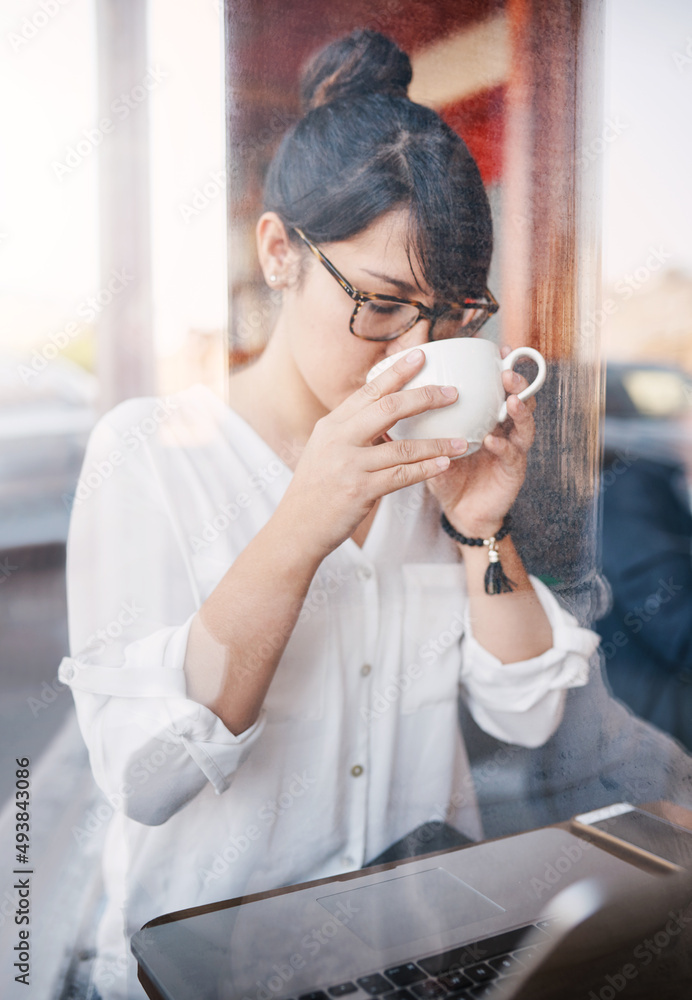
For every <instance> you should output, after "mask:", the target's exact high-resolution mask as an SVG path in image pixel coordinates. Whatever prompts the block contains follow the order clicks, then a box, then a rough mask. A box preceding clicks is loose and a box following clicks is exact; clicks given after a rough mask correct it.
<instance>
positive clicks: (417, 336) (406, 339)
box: [387, 316, 430, 354]
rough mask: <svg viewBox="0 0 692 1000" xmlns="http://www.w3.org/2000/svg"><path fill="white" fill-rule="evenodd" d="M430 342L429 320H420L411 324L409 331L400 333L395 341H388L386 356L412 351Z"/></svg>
mask: <svg viewBox="0 0 692 1000" xmlns="http://www.w3.org/2000/svg"><path fill="white" fill-rule="evenodd" d="M429 342H430V320H429V319H423V317H422V316H421V318H420V319H419V320H418V321H417V322H416V323H414V324H413V326H412V327H411V329H410V330H407V331H406V333H402V335H401V336H400V337H397V338H396V340H390V341H389V345H390V348H391V349H390V350H388V351H387V354H397V353H398V352H399V351H406V350H413V348H414V347H421V346H422V345H423V344H427V343H429Z"/></svg>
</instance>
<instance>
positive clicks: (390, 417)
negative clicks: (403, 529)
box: [277, 349, 468, 559]
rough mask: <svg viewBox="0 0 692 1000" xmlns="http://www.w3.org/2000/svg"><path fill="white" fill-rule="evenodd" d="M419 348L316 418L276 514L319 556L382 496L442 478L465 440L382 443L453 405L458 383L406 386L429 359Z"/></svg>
mask: <svg viewBox="0 0 692 1000" xmlns="http://www.w3.org/2000/svg"><path fill="white" fill-rule="evenodd" d="M423 360H424V354H423V352H422V351H420V350H418V349H413V350H412V351H410V352H409V353H408V354H407V355H406V356H405V357H403V358H402V359H401V360H400V361H397V363H396V364H394V365H392V366H391V367H390V368H388V369H387V370H386V371H384V372H382V373H381V374H380V375H378V376H377V378H375V379H373V380H372V382H369V383H366V384H365V385H363V386H362V387H361V388H360V389H358V390H356V392H354V393H352V394H351V395H350V396H348V397H347V398H346V399H345V400H344V401H343V402H342V403H341V404H340V405H339V406H337V407H336V408H335V409H334V410H332V412H331V413H329V414H327V416H325V417H322V418H321V419H320V420H318V421H317V423H316V424H315V427H314V429H313V432H312V434H311V435H310V439H309V440H308V442H307V444H306V446H305V450H304V451H303V454H302V455H301V457H300V461H299V462H298V464H297V466H296V469H295V473H294V476H293V479H292V481H291V483H290V485H289V488H288V489H287V491H286V494H285V495H284V498H283V499H282V501H281V503H280V505H279V508H278V509H277V513H279V511H281V512H282V513H283V514H285V515H287V516H288V518H289V520H290V523H291V525H292V527H293V529H294V533H296V532H297V533H298V534H299V535H304V536H305V537H304V539H303V542H304V544H306V545H308V546H309V548H310V550H311V552H312V553H314V554H315V555H316V556H317V557H318V558H319V559H322V558H324V557H325V556H326V555H327V554H328V553H329V552H331V551H332V550H333V549H335V548H337V546H339V545H340V544H341V543H342V542H343V541H344V540H345V539H346V538H349V537H350V536H351V535H352V534H353V532H354V531H355V529H356V528H357V527H358V525H359V524H360V522H361V521H362V520H363V518H364V517H366V515H367V514H368V513H369V512H370V510H371V509H372V508H373V506H374V505H375V503H376V502H377V500H379V498H380V497H382V496H385V494H387V493H393V492H394V491H395V490H399V489H401V488H402V487H404V486H411V485H412V484H413V483H420V482H422V481H424V480H426V479H432V478H434V477H435V476H439V475H440V473H442V472H444V471H445V469H447V468H448V467H449V463H450V457H451V456H455V455H463V454H464V452H465V451H466V449H467V447H468V445H467V442H466V441H462V440H458V439H457V440H454V439H449V438H439V439H434V438H433V439H427V440H420V441H417V440H403V441H390V440H387V441H382V442H381V443H377V444H375V442H377V441H379V439H381V438H382V436H383V435H384V434H386V432H387V431H389V429H390V428H391V427H393V426H394V424H395V423H396V422H397V421H398V420H401V419H403V418H404V417H410V416H413V415H414V414H416V413H423V412H424V411H425V410H433V409H438V408H440V407H443V406H449V405H450V403H453V402H454V401H455V400H456V398H457V390H456V389H455V388H454V387H453V386H436V385H426V386H422V387H420V388H418V389H404V388H403V387H404V386H405V385H406V383H407V382H408V381H409V379H411V378H413V376H414V375H415V374H416V372H418V371H419V369H420V368H421V366H422V364H423Z"/></svg>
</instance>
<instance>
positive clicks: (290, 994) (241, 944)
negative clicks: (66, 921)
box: [131, 827, 692, 1000]
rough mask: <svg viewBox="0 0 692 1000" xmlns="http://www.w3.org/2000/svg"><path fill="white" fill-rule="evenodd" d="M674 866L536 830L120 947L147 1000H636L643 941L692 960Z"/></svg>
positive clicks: (318, 886) (299, 891)
mask: <svg viewBox="0 0 692 1000" xmlns="http://www.w3.org/2000/svg"><path fill="white" fill-rule="evenodd" d="M671 867H672V866H670V865H669V866H667V868H668V870H666V868H665V867H662V868H661V870H660V871H659V872H654V871H652V870H649V871H645V870H642V869H641V868H639V867H637V866H636V865H634V864H630V863H629V862H628V861H625V860H622V858H619V857H616V856H614V855H613V854H611V853H609V852H607V851H606V850H603V849H601V847H599V846H597V845H594V844H591V843H588V842H587V841H585V840H582V839H580V838H578V837H576V836H574V835H573V834H571V833H569V832H567V831H566V830H563V829H561V828H556V827H548V828H544V829H541V830H533V831H530V832H528V833H523V834H518V835H516V836H513V837H507V838H502V839H499V840H493V841H488V842H485V843H482V844H474V845H473V846H471V847H465V848H461V849H453V850H449V851H443V852H438V853H435V854H430V855H426V856H424V857H419V858H416V859H415V860H411V861H405V862H400V863H395V864H389V865H385V866H382V867H381V868H379V869H369V870H367V871H366V872H350V873H348V874H345V875H342V876H339V877H336V878H334V879H331V880H326V881H325V880H321V881H319V882H310V883H304V884H302V885H298V886H292V887H289V888H287V889H282V890H275V891H273V892H269V893H262V894H259V895H256V896H249V897H245V898H241V899H236V900H230V901H225V902H222V903H218V904H212V905H211V906H206V907H197V908H195V909H191V910H186V911H180V912H179V913H174V914H168V915H166V916H164V917H159V918H157V919H156V920H153V921H150V922H149V923H148V924H146V925H145V926H144V927H143V928H142V930H140V931H139V932H137V933H136V934H135V935H133V937H132V941H131V946H132V951H133V953H134V955H135V957H136V958H137V961H138V963H139V976H140V980H141V982H142V984H143V986H144V987H145V989H146V990H147V992H148V993H149V995H150V996H151V997H155V998H157V1000H158V998H163V1000H202V998H205V1000H206V998H209V1000H338V998H340V997H347V998H348V1000H367V998H373V997H374V998H375V1000H443V998H446V997H450V998H455V1000H466V998H469V1000H470V998H473V1000H476V998H478V997H489V998H492V1000H495V998H497V1000H510V998H512V1000H514V998H516V1000H529V998H531V1000H533V998H538V997H546V998H548V997H552V996H554V997H558V996H559V997H560V998H561V1000H564V998H566V997H568V996H571V995H572V993H571V992H569V991H570V989H572V987H574V988H575V989H577V984H579V983H580V982H582V980H584V975H582V974H581V973H585V974H586V976H587V980H585V981H584V982H587V981H588V983H592V982H593V984H594V986H595V987H596V989H595V990H594V992H595V996H596V997H597V998H600V1000H613V998H614V997H615V996H617V995H618V991H617V990H616V986H614V985H611V980H612V982H613V983H615V984H619V983H620V982H621V981H622V982H623V983H624V985H625V986H626V987H627V993H626V997H627V1000H630V998H634V997H636V996H639V995H640V996H647V995H648V994H647V993H639V992H637V991H638V990H639V989H640V988H646V989H648V988H649V987H648V986H646V982H647V975H648V974H649V972H650V971H651V970H650V969H648V966H650V965H652V964H654V963H653V957H654V956H653V952H650V951H646V950H645V949H646V948H647V947H648V946H646V945H643V944H642V942H644V941H646V940H647V939H648V938H649V937H651V940H652V942H654V941H655V940H656V938H655V935H656V934H658V935H659V938H658V943H659V944H661V943H662V941H663V938H662V935H665V936H666V938H667V944H666V949H667V954H668V956H669V957H670V956H671V955H673V954H674V952H675V953H677V951H679V948H678V946H679V945H681V944H682V943H683V941H686V945H684V946H683V950H682V953H681V954H682V956H683V958H682V962H683V965H684V962H685V961H686V960H687V959H688V958H689V956H690V955H692V947H690V943H689V939H690V934H689V933H686V932H687V927H688V922H689V925H690V926H692V874H691V873H689V872H684V871H683V870H682V869H674V870H672V871H671V870H670V869H671ZM673 921H677V923H675V924H673V923H672V922H673ZM668 925H669V930H668V931H666V930H665V927H666V926H668ZM662 928H663V929H662ZM676 929H677V930H676ZM674 932H675V933H674ZM652 947H653V948H656V947H658V945H656V944H655V943H654V944H652ZM637 948H640V957H639V958H636V957H634V955H635V951H636V949H637ZM642 949H643V950H642ZM659 950H660V951H663V950H664V949H659ZM646 955H650V956H652V957H651V958H650V959H649V962H648V963H647V962H646V958H645V956H646ZM575 962H576V965H575ZM599 962H600V965H599ZM633 963H634V964H633ZM655 964H660V963H655ZM628 965H631V966H632V967H633V968H634V970H635V975H634V978H633V979H632V980H631V981H630V979H628V973H631V969H630V968H627V970H626V971H623V970H624V969H625V966H628ZM645 966H646V968H645ZM580 970H581V973H580ZM645 973H646V974H645ZM672 975H673V981H674V982H676V983H677V980H679V979H680V978H681V977H682V981H684V977H685V976H686V975H687V973H686V972H685V971H684V970H683V971H682V972H680V971H679V970H676V971H674V972H673V973H672ZM691 975H692V974H691ZM594 976H595V977H596V978H595V979H594ZM599 976H601V978H600V979H599ZM608 976H610V980H609V979H608V978H607V977H608ZM599 983H600V986H599ZM689 983H690V984H692V978H690V980H689ZM594 986H590V987H589V989H594ZM673 988H674V989H677V985H675V986H674V987H673ZM599 990H600V992H599ZM551 991H556V992H551ZM574 995H575V996H576V995H579V996H581V997H582V998H583V1000H591V997H590V994H589V990H588V989H586V990H585V986H584V983H582V985H581V986H578V991H577V992H576V993H575V994H574ZM655 995H656V996H657V997H660V998H663V997H666V996H670V997H671V998H673V997H677V996H681V997H682V996H688V995H689V996H692V988H690V990H689V992H688V993H684V992H683V993H680V994H678V993H675V992H673V993H670V994H667V993H666V992H665V989H664V988H663V987H662V988H661V989H659V988H658V986H657V987H656V994H655Z"/></svg>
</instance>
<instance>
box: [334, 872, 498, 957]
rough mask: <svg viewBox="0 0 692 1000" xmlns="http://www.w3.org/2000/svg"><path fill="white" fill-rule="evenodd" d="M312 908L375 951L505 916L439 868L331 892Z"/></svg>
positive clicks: (476, 893)
mask: <svg viewBox="0 0 692 1000" xmlns="http://www.w3.org/2000/svg"><path fill="white" fill-rule="evenodd" d="M317 902H318V903H319V904H320V905H321V906H323V907H324V908H325V910H328V911H329V913H331V914H332V915H333V916H335V917H337V918H338V920H339V922H340V923H342V924H345V925H346V927H348V929H349V930H351V931H353V933H354V934H355V935H356V936H357V937H359V938H360V940H361V941H362V942H363V943H364V944H367V945H369V946H370V947H371V948H373V949H375V950H377V951H383V950H384V949H386V948H393V947H396V946H397V945H402V944H408V943H409V942H410V941H417V940H419V939H420V938H426V937H430V936H432V935H437V934H443V933H445V932H447V931H452V930H455V929H457V928H462V927H466V926H467V925H470V924H475V923H478V922H479V921H481V920H487V919H488V917H494V916H497V915H498V914H499V913H504V908H503V907H502V906H499V905H498V904H497V903H495V902H493V900H492V899H488V897H487V896H484V895H483V894H482V893H480V892H478V891H477V890H476V889H472V888H471V886H470V885H467V884H466V882H462V881H461V879H458V878H455V876H454V875H451V874H450V873H449V872H448V871H445V869H443V868H430V869H428V870H427V871H424V872H415V873H414V874H413V875H401V876H399V877H398V878H393V879H389V880H388V881H386V882H377V883H375V885H364V886H362V887H361V888H360V889H350V890H346V891H345V892H335V893H333V894H332V895H330V896H322V897H321V898H319V899H318V900H317Z"/></svg>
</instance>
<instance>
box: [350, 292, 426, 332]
mask: <svg viewBox="0 0 692 1000" xmlns="http://www.w3.org/2000/svg"><path fill="white" fill-rule="evenodd" d="M417 319H418V310H417V309H416V307H415V306H409V305H406V304H405V303H401V302H386V301H385V300H384V299H375V300H374V301H367V302H364V303H363V304H362V306H361V307H360V309H359V310H358V313H357V315H356V318H355V320H354V322H353V332H354V333H355V334H356V336H358V337H364V338H365V339H366V340H393V339H394V337H398V336H399V335H400V334H402V333H404V332H405V331H406V330H409V329H410V328H411V327H412V326H413V324H414V323H415V322H416V320H417Z"/></svg>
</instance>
